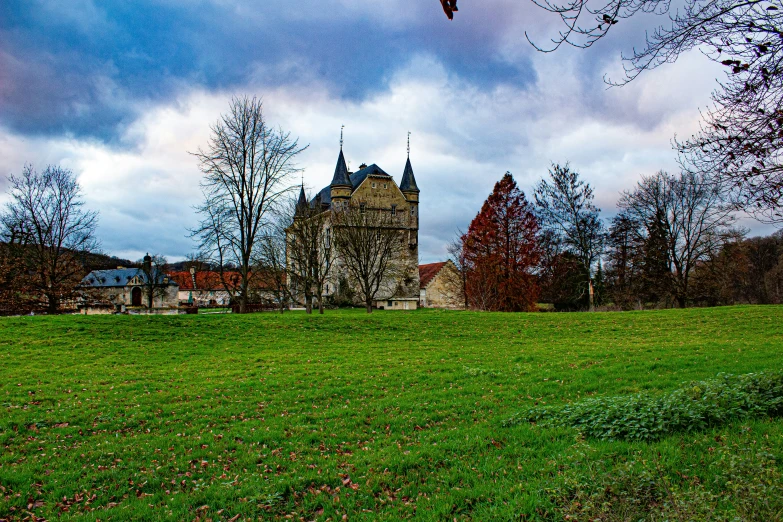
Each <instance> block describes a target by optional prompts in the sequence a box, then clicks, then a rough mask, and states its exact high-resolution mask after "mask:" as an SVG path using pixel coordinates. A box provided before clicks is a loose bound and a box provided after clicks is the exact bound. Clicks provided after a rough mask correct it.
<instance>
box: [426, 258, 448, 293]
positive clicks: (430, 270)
mask: <svg viewBox="0 0 783 522" xmlns="http://www.w3.org/2000/svg"><path fill="white" fill-rule="evenodd" d="M446 263H448V261H441V262H440V263H429V264H427V265H419V287H420V288H426V287H427V285H428V284H430V281H432V280H433V279H435V276H436V275H438V272H440V270H441V269H442V268H443V267H444V266H446Z"/></svg>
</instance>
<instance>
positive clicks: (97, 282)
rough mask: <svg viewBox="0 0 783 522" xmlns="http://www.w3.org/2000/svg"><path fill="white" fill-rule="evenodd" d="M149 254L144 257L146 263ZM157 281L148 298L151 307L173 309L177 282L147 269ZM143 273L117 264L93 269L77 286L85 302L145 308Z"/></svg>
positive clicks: (145, 276) (176, 299)
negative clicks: (107, 268) (112, 267)
mask: <svg viewBox="0 0 783 522" xmlns="http://www.w3.org/2000/svg"><path fill="white" fill-rule="evenodd" d="M148 259H149V256H146V257H145V258H144V260H145V261H144V262H145V263H148V262H149V261H148ZM146 272H147V273H151V274H153V276H154V277H155V278H156V280H157V281H159V282H158V288H157V289H156V290H155V292H154V295H153V299H152V308H176V307H177V306H179V298H178V297H179V296H178V290H179V286H178V285H177V283H176V282H175V281H174V280H172V279H170V278H169V277H168V276H167V275H166V274H163V273H160V276H159V277H158V276H155V275H154V274H155V271H154V270H151V269H149V267H148V268H147V270H146ZM146 278H147V274H146V273H145V270H142V269H140V268H123V267H118V268H117V269H114V270H93V271H92V272H90V273H89V274H87V275H86V276H85V277H84V279H82V282H81V284H80V285H79V288H80V290H81V291H82V293H83V294H84V296H85V303H86V304H87V305H98V304H110V305H114V306H116V307H118V308H119V307H122V306H125V307H140V308H141V307H146V306H147V303H148V299H147V294H146V292H147V291H148V287H149V285H147V284H146Z"/></svg>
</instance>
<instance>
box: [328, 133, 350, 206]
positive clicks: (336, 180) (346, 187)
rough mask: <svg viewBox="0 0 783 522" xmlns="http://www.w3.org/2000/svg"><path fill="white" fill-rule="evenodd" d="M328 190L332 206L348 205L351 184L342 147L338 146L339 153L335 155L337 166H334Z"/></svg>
mask: <svg viewBox="0 0 783 522" xmlns="http://www.w3.org/2000/svg"><path fill="white" fill-rule="evenodd" d="M329 190H330V194H331V198H332V208H334V209H335V210H340V209H342V208H345V207H346V206H348V201H349V200H350V199H351V192H352V191H353V185H352V184H351V178H349V177H348V167H347V166H346V164H345V156H343V149H342V147H340V155H339V156H338V157H337V166H336V167H335V168H334V176H332V182H331V183H330V184H329Z"/></svg>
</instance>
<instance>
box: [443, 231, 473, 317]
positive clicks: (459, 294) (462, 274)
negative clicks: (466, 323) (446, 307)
mask: <svg viewBox="0 0 783 522" xmlns="http://www.w3.org/2000/svg"><path fill="white" fill-rule="evenodd" d="M464 237H465V233H464V232H462V231H461V230H457V232H456V234H455V236H454V239H453V240H452V241H451V243H449V245H448V247H447V249H448V252H449V259H450V260H451V262H452V263H454V266H455V267H456V269H457V271H456V274H454V273H451V272H449V276H448V277H449V281H448V283H449V284H450V286H451V288H453V289H454V290H455V292H454V301H455V303H454V304H455V305H459V306H462V307H464V308H465V310H467V309H468V308H469V303H468V270H469V265H470V263H469V261H468V256H467V254H466V252H465V239H464Z"/></svg>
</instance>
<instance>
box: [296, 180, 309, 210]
mask: <svg viewBox="0 0 783 522" xmlns="http://www.w3.org/2000/svg"><path fill="white" fill-rule="evenodd" d="M307 206H308V205H307V196H305V191H304V185H302V188H300V189H299V200H298V201H297V202H296V215H297V216H298V215H300V214H304V212H305V211H306V210H307Z"/></svg>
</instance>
